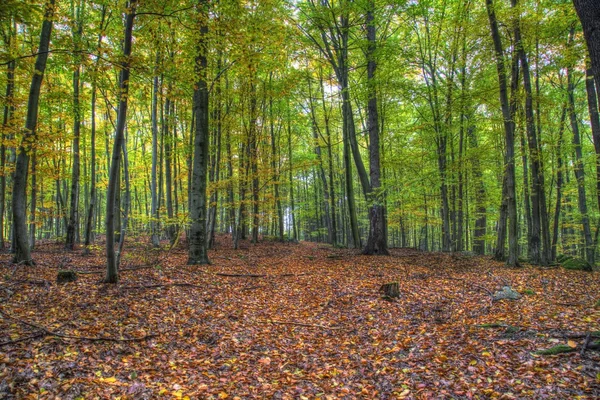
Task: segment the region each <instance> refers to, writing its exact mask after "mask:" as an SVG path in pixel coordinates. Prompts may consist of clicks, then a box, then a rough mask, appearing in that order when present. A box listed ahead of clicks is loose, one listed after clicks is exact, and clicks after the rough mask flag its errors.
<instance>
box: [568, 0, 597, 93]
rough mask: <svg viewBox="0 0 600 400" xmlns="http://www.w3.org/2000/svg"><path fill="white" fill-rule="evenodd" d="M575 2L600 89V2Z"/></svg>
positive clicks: (576, 0) (584, 0) (578, 0)
mask: <svg viewBox="0 0 600 400" xmlns="http://www.w3.org/2000/svg"><path fill="white" fill-rule="evenodd" d="M573 4H574V5H575V10H576V11H577V15H578V16H579V20H580V21H581V26H582V27H583V36H584V37H585V41H586V43H587V48H588V52H589V55H590V61H591V70H592V74H593V76H594V81H595V83H596V90H597V91H598V90H600V2H598V1H597V0H573ZM596 93H598V92H596Z"/></svg>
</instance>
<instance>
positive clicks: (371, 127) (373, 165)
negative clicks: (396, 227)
mask: <svg viewBox="0 0 600 400" xmlns="http://www.w3.org/2000/svg"><path fill="white" fill-rule="evenodd" d="M374 12H375V2H374V1H373V0H368V1H367V10H366V16H365V19H366V21H365V25H366V31H367V52H366V54H367V91H368V93H369V95H368V96H369V100H368V104H367V130H368V131H369V169H370V178H371V182H370V185H369V191H368V195H367V197H368V200H369V201H370V202H371V206H370V209H369V237H368V239H367V244H366V246H365V248H364V250H363V254H379V255H388V254H389V252H388V248H387V222H386V211H385V200H384V196H385V192H384V191H383V190H382V187H381V167H380V157H379V149H380V145H379V117H378V115H379V114H378V111H377V92H376V88H375V74H376V72H377V61H376V59H375V52H376V49H377V34H376V26H375V16H374Z"/></svg>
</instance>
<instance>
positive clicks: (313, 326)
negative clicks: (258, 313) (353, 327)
mask: <svg viewBox="0 0 600 400" xmlns="http://www.w3.org/2000/svg"><path fill="white" fill-rule="evenodd" d="M257 322H263V323H269V324H278V325H296V326H305V327H308V328H322V329H342V328H340V327H335V326H325V325H316V324H304V323H302V322H291V321H276V320H273V319H267V320H258V321H257Z"/></svg>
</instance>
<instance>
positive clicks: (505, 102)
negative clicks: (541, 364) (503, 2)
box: [485, 0, 518, 266]
mask: <svg viewBox="0 0 600 400" xmlns="http://www.w3.org/2000/svg"><path fill="white" fill-rule="evenodd" d="M485 4H486V7H487V13H488V18H489V21H490V28H491V34H492V40H493V42H494V50H495V53H496V69H497V71H498V83H499V85H500V90H499V94H500V105H501V108H502V117H503V120H504V137H505V146H506V149H505V156H504V160H505V169H504V178H503V189H502V202H503V205H502V207H501V210H502V209H506V217H507V220H508V258H507V259H506V264H507V265H510V266H516V265H518V261H517V257H518V248H517V200H516V191H515V145H514V130H515V125H514V112H511V106H510V103H509V99H508V89H507V84H506V68H505V66H504V49H503V46H502V38H501V37H500V30H499V29H498V20H497V19H496V12H495V9H494V1H493V0H486V3H485ZM515 65H516V62H515V60H513V74H512V82H511V88H512V87H514V86H515V82H517V76H516V68H515V67H514V66H515ZM513 98H514V96H513ZM503 218H505V217H504V216H502V215H501V218H500V220H501V221H500V222H499V225H500V228H501V229H500V231H499V233H498V245H497V248H496V252H497V253H496V258H504V232H503V230H502V227H503V226H505V223H506V222H503V221H502V219H503Z"/></svg>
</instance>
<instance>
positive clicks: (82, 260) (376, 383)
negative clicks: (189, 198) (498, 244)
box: [0, 237, 600, 399]
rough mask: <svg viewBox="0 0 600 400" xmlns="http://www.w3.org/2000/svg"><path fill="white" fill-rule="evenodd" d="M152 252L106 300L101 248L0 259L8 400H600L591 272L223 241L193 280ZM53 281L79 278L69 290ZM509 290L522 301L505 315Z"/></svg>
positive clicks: (183, 256) (139, 252) (0, 328)
mask: <svg viewBox="0 0 600 400" xmlns="http://www.w3.org/2000/svg"><path fill="white" fill-rule="evenodd" d="M140 242H142V241H140ZM144 246H145V245H144V244H136V245H130V247H129V248H128V249H127V252H126V254H127V256H126V257H125V258H124V260H123V268H122V271H121V277H120V278H121V281H120V282H119V284H117V285H106V284H102V283H99V280H100V278H101V277H102V273H103V255H104V252H103V249H102V248H101V247H96V248H94V249H93V250H92V251H91V255H88V256H82V255H81V254H80V253H78V252H71V253H66V252H63V251H61V248H62V245H61V244H58V243H50V242H48V243H41V244H40V245H39V246H38V250H37V251H36V252H35V253H34V257H35V259H36V261H37V266H36V267H25V266H18V265H13V264H10V263H9V262H8V260H9V256H8V255H6V256H5V257H4V258H5V260H4V263H3V264H2V265H1V266H0V398H7V399H38V398H42V399H43V398H48V399H50V398H56V397H57V396H58V397H60V398H67V399H77V398H85V399H87V398H116V397H119V398H121V399H144V398H166V399H170V398H183V399H185V398H190V399H194V398H207V399H210V398H214V399H217V398H220V399H225V398H230V399H235V398H274V399H292V398H294V399H296V398H300V399H304V398H331V399H337V398H348V399H351V398H369V399H376V398H379V399H387V398H411V399H413V398H414V399H428V398H505V399H511V398H582V399H586V398H587V399H592V398H598V397H600V353H599V352H598V351H597V349H596V348H595V347H594V346H595V345H594V343H595V342H594V340H596V341H598V340H599V339H598V338H597V336H598V337H600V332H598V331H600V310H599V309H598V308H595V307H594V305H595V304H596V302H597V301H598V300H599V294H598V293H600V279H599V278H600V276H599V275H598V273H597V272H594V273H582V272H579V271H565V270H561V269H541V268H535V267H531V266H527V267H525V268H522V269H509V268H506V267H505V266H504V265H503V264H502V263H498V262H495V261H492V260H490V259H489V258H488V257H473V256H470V255H460V254H442V253H427V252H420V251H417V250H414V249H393V250H392V251H391V256H386V257H381V256H376V257H373V256H370V257H369V256H362V255H359V252H358V251H357V250H351V249H338V248H333V247H330V246H327V245H323V244H316V243H308V242H302V243H300V244H293V243H274V242H264V243H261V244H258V245H251V244H247V243H243V246H242V249H240V250H233V249H232V248H231V245H230V242H229V241H228V240H227V238H226V237H219V238H218V243H217V248H216V250H211V251H210V254H209V255H210V258H211V261H212V264H211V265H208V266H188V265H186V260H187V253H186V251H185V248H184V245H183V244H181V245H180V247H179V248H176V249H172V250H170V251H163V252H156V251H155V250H150V249H149V248H147V247H144ZM149 254H155V256H154V257H155V258H154V259H152V257H151V256H149ZM159 256H160V257H159ZM58 269H73V270H75V271H78V272H80V273H79V274H78V279H77V280H76V281H75V282H72V283H67V284H64V285H58V284H56V283H55V278H56V274H57V271H58ZM388 282H398V283H399V287H400V297H399V298H397V299H386V298H384V297H382V294H381V293H380V292H379V288H380V287H381V285H382V284H384V283H388ZM506 286H509V287H511V288H512V289H514V290H516V291H518V292H519V293H521V294H523V296H522V297H521V298H520V299H518V300H514V301H510V300H501V301H494V300H493V297H492V294H493V293H494V292H495V291H497V290H501V289H502V288H503V287H506ZM559 345H561V346H566V348H567V350H568V348H571V349H572V350H573V351H570V352H567V353H561V354H557V355H540V354H539V352H540V350H544V349H548V348H552V347H555V346H559Z"/></svg>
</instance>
